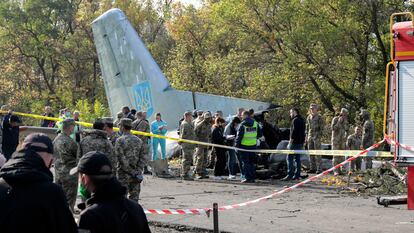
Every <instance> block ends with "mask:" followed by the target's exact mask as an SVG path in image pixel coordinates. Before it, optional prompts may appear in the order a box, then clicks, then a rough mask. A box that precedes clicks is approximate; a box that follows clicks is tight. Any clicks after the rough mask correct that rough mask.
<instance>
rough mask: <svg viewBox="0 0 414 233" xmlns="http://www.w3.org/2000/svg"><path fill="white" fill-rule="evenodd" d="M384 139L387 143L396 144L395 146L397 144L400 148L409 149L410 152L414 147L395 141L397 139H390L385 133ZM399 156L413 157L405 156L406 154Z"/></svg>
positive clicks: (413, 150)
mask: <svg viewBox="0 0 414 233" xmlns="http://www.w3.org/2000/svg"><path fill="white" fill-rule="evenodd" d="M385 140H386V141H387V143H388V144H390V145H396V146H398V147H401V148H403V149H404V150H407V151H410V152H414V147H412V146H408V145H405V144H403V143H400V142H397V141H394V140H392V139H391V138H390V137H389V136H388V135H385ZM401 157H405V158H414V156H412V155H411V156H407V155H402V156H401Z"/></svg>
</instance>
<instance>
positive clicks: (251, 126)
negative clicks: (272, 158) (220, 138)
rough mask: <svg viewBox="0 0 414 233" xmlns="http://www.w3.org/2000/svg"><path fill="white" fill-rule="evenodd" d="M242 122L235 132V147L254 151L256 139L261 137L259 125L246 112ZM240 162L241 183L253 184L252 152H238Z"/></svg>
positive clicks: (253, 156) (253, 159)
mask: <svg viewBox="0 0 414 233" xmlns="http://www.w3.org/2000/svg"><path fill="white" fill-rule="evenodd" d="M242 118H243V121H242V123H241V124H240V127H239V130H238V131H237V137H236V147H237V148H241V149H248V150H255V149H256V148H257V147H256V145H257V139H258V138H260V137H262V132H261V129H260V127H259V124H258V123H257V122H256V121H255V120H253V119H252V118H251V116H250V113H249V112H248V111H244V112H243V114H242ZM238 153H239V154H240V160H241V163H242V164H241V169H242V174H244V179H242V180H241V182H242V183H254V179H255V172H256V170H255V166H254V161H255V156H256V154H255V153H254V152H246V151H238Z"/></svg>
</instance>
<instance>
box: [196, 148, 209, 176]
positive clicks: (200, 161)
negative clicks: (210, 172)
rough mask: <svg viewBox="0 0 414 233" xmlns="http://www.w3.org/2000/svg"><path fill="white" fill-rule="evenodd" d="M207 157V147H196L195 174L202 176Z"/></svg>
mask: <svg viewBox="0 0 414 233" xmlns="http://www.w3.org/2000/svg"><path fill="white" fill-rule="evenodd" d="M207 156H208V147H207V146H202V145H198V146H197V148H196V151H195V172H196V174H197V175H201V176H202V175H204V170H205V169H206V166H207V164H206V161H205V160H206V158H207Z"/></svg>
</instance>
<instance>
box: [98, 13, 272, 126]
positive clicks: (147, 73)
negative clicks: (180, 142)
mask: <svg viewBox="0 0 414 233" xmlns="http://www.w3.org/2000/svg"><path fill="white" fill-rule="evenodd" d="M92 30H93V36H94V40H95V46H96V50H97V53H98V58H99V63H100V67H101V71H102V77H103V81H104V85H105V91H106V96H107V98H108V103H109V108H110V111H111V115H112V116H113V117H115V116H116V113H117V112H118V111H120V109H121V108H122V106H129V107H130V108H134V109H136V110H137V111H146V112H147V115H148V118H149V119H150V120H153V119H154V118H155V114H156V113H157V112H160V113H161V114H163V120H164V121H166V122H167V123H168V124H169V125H168V129H169V131H170V132H175V129H176V128H177V127H178V120H179V119H180V118H181V117H182V115H183V113H184V112H185V111H189V110H194V109H201V110H209V111H212V112H214V111H217V110H221V111H223V113H224V116H229V115H233V114H235V113H236V111H237V108H239V107H244V108H246V109H250V108H253V109H255V110H256V111H261V110H265V109H268V108H269V107H270V106H271V104H270V103H265V102H259V101H253V100H246V99H238V98H231V97H225V96H217V95H210V94H204V93H197V92H190V91H181V90H175V89H174V88H172V87H171V85H170V83H169V82H168V80H167V78H166V77H165V76H164V74H163V73H162V71H161V69H160V68H159V67H158V65H157V63H156V62H155V60H154V59H153V58H152V56H151V54H150V53H149V51H148V50H147V48H146V47H145V45H144V43H143V42H142V40H141V38H140V37H139V36H138V34H137V32H136V31H135V29H134V28H133V27H132V25H131V23H130V22H129V21H128V19H127V17H126V16H125V14H124V13H123V12H122V11H121V10H119V9H111V10H109V11H107V12H105V13H104V14H103V15H101V16H100V17H98V18H97V19H96V20H94V21H93V23H92Z"/></svg>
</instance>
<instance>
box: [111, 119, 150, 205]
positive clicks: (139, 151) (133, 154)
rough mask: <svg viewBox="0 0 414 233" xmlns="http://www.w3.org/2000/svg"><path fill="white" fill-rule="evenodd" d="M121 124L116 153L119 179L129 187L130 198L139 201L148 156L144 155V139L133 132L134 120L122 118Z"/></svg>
mask: <svg viewBox="0 0 414 233" xmlns="http://www.w3.org/2000/svg"><path fill="white" fill-rule="evenodd" d="M119 125H120V130H121V131H122V136H121V137H119V138H118V139H117V140H116V142H115V155H116V157H117V160H118V164H117V167H116V170H117V176H118V180H119V181H120V182H121V183H122V184H123V185H124V186H126V187H127V189H128V194H129V198H130V199H132V200H135V201H137V202H138V200H139V193H140V191H141V182H142V180H143V172H144V166H145V165H147V158H146V156H145V155H144V147H143V145H142V140H141V139H139V138H138V137H137V136H135V135H133V134H131V129H132V120H131V119H129V118H122V119H121V120H120V124H119Z"/></svg>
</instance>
